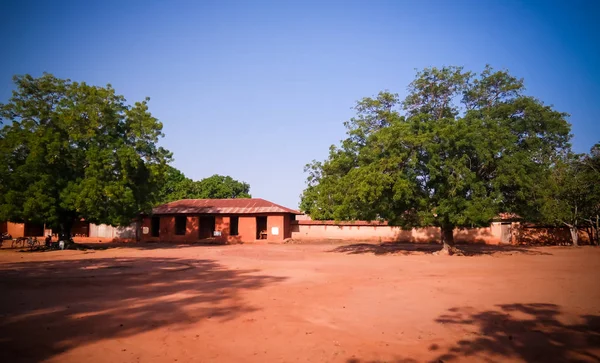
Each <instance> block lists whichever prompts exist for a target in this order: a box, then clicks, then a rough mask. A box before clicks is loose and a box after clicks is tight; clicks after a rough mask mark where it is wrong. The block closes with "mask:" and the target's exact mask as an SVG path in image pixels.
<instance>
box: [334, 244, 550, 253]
mask: <svg viewBox="0 0 600 363" xmlns="http://www.w3.org/2000/svg"><path fill="white" fill-rule="evenodd" d="M457 248H458V249H459V250H460V251H461V253H462V254H463V255H464V256H480V255H493V254H497V253H504V254H524V255H551V253H548V252H544V251H540V250H538V249H532V248H528V247H524V246H508V245H505V246H503V245H485V244H461V245H457ZM441 249H442V245H441V244H439V243H399V242H385V243H378V244H375V243H354V244H349V245H343V246H338V247H336V248H334V249H332V250H330V251H329V252H337V253H346V254H350V255H355V254H364V253H372V254H374V255H388V254H402V255H411V254H433V253H434V252H437V251H439V250H441Z"/></svg>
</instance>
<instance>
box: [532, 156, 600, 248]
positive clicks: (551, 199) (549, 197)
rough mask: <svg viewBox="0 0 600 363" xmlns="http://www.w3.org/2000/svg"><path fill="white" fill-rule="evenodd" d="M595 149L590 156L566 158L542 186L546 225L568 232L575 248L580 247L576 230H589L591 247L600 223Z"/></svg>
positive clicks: (599, 189)
mask: <svg viewBox="0 0 600 363" xmlns="http://www.w3.org/2000/svg"><path fill="white" fill-rule="evenodd" d="M598 159H599V158H598V151H597V146H594V147H593V148H592V150H591V152H590V154H589V155H585V154H583V155H574V154H569V155H567V156H566V157H565V159H564V160H560V161H559V162H557V163H556V164H555V165H554V166H553V169H552V175H551V178H550V179H549V180H548V183H545V184H541V185H543V188H542V189H543V190H542V195H545V199H544V204H543V207H542V214H543V217H544V219H545V221H546V222H547V223H549V224H555V225H563V226H566V227H568V228H569V231H570V233H571V240H572V242H573V245H574V246H577V245H579V229H580V228H581V227H585V228H587V229H588V236H589V239H590V243H592V244H594V243H597V242H596V240H597V238H598V220H599V219H600V218H599V216H600V169H598V168H597V166H598V164H600V162H599V160H598Z"/></svg>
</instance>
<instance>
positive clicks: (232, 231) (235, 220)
mask: <svg viewBox="0 0 600 363" xmlns="http://www.w3.org/2000/svg"><path fill="white" fill-rule="evenodd" d="M239 223H240V218H239V217H230V220H229V235H230V236H237V235H238V225H239Z"/></svg>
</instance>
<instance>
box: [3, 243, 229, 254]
mask: <svg viewBox="0 0 600 363" xmlns="http://www.w3.org/2000/svg"><path fill="white" fill-rule="evenodd" d="M41 243H42V246H39V247H37V248H34V249H31V248H29V247H26V246H19V247H16V248H11V247H10V246H6V245H5V246H3V247H0V249H3V250H14V251H18V252H28V253H42V252H54V251H58V250H57V249H51V248H46V247H45V246H43V241H42V242H41ZM233 244H238V243H233ZM227 245H229V244H225V243H222V242H210V241H208V242H207V241H200V242H85V243H80V242H77V243H74V244H72V245H71V246H70V247H69V248H68V249H70V250H79V251H87V250H91V251H103V250H108V249H114V248H131V249H137V250H158V249H160V250H167V249H183V248H190V247H223V246H227Z"/></svg>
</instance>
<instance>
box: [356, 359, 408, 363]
mask: <svg viewBox="0 0 600 363" xmlns="http://www.w3.org/2000/svg"><path fill="white" fill-rule="evenodd" d="M346 363H418V361H416V360H414V359H411V358H395V359H392V360H361V359H357V358H350V359H348V360H347V361H346Z"/></svg>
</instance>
